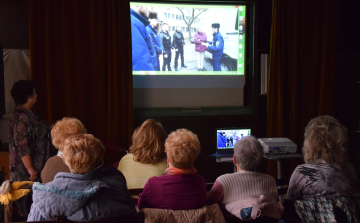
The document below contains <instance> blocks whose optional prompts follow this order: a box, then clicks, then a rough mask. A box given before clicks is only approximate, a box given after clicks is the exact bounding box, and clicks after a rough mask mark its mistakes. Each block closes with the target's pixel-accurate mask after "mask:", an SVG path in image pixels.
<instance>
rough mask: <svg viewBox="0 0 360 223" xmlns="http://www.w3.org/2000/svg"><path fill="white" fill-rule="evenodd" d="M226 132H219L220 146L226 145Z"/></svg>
mask: <svg viewBox="0 0 360 223" xmlns="http://www.w3.org/2000/svg"><path fill="white" fill-rule="evenodd" d="M224 134H225V133H224V132H218V147H219V148H221V147H226V139H225V136H224Z"/></svg>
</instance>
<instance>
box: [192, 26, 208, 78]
mask: <svg viewBox="0 0 360 223" xmlns="http://www.w3.org/2000/svg"><path fill="white" fill-rule="evenodd" d="M206 41H207V36H206V33H205V32H203V31H202V28H201V27H198V28H197V32H196V33H195V36H194V43H195V51H196V54H197V67H198V70H197V71H204V54H205V50H206V46H204V45H201V43H202V42H206Z"/></svg>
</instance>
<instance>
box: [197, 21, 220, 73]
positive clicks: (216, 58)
mask: <svg viewBox="0 0 360 223" xmlns="http://www.w3.org/2000/svg"><path fill="white" fill-rule="evenodd" d="M211 27H212V31H213V41H212V42H209V43H203V42H202V43H201V45H204V46H207V48H208V49H209V51H210V53H212V59H213V69H214V71H221V66H220V59H221V56H222V55H223V53H224V38H223V37H222V35H221V33H220V32H219V29H220V24H219V23H213V24H212V25H211Z"/></svg>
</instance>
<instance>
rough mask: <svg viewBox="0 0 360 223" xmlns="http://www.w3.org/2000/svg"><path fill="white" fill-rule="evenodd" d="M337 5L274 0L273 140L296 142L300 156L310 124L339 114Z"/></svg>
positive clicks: (270, 99)
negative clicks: (335, 93) (336, 72)
mask: <svg viewBox="0 0 360 223" xmlns="http://www.w3.org/2000/svg"><path fill="white" fill-rule="evenodd" d="M337 4H338V2H337V1H336V0H335V1H326V0H317V1H310V0H293V1H288V0H273V17H272V27H271V30H272V31H271V43H270V70H269V83H268V84H269V85H268V89H269V92H268V119H267V120H268V121H267V122H268V123H267V124H268V125H267V130H268V131H267V135H268V137H288V138H290V139H291V140H292V141H294V142H295V143H296V144H297V145H298V152H300V153H301V148H302V145H303V134H304V128H305V126H306V124H307V123H308V122H309V121H310V120H311V119H312V118H314V117H317V116H319V115H334V113H335V111H334V104H335V99H334V96H335V95H334V88H335V81H334V80H335V70H336V67H335V66H336V64H335V62H336V61H335V59H336V41H337V40H336V36H337V35H336V32H337ZM290 174H291V173H290Z"/></svg>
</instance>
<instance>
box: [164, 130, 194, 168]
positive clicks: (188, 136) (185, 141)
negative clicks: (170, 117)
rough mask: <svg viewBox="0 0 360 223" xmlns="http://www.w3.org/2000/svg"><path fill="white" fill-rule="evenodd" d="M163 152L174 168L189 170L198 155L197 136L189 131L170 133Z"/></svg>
mask: <svg viewBox="0 0 360 223" xmlns="http://www.w3.org/2000/svg"><path fill="white" fill-rule="evenodd" d="M165 151H166V154H167V156H168V158H169V161H170V163H171V164H172V165H173V166H174V167H176V168H179V169H187V168H191V167H192V166H193V164H194V162H195V159H196V157H197V156H198V155H199V153H200V142H199V139H198V137H197V135H195V134H194V133H192V132H191V131H190V130H187V129H178V130H176V131H175V132H171V133H170V135H169V137H168V138H167V139H166V141H165Z"/></svg>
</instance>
